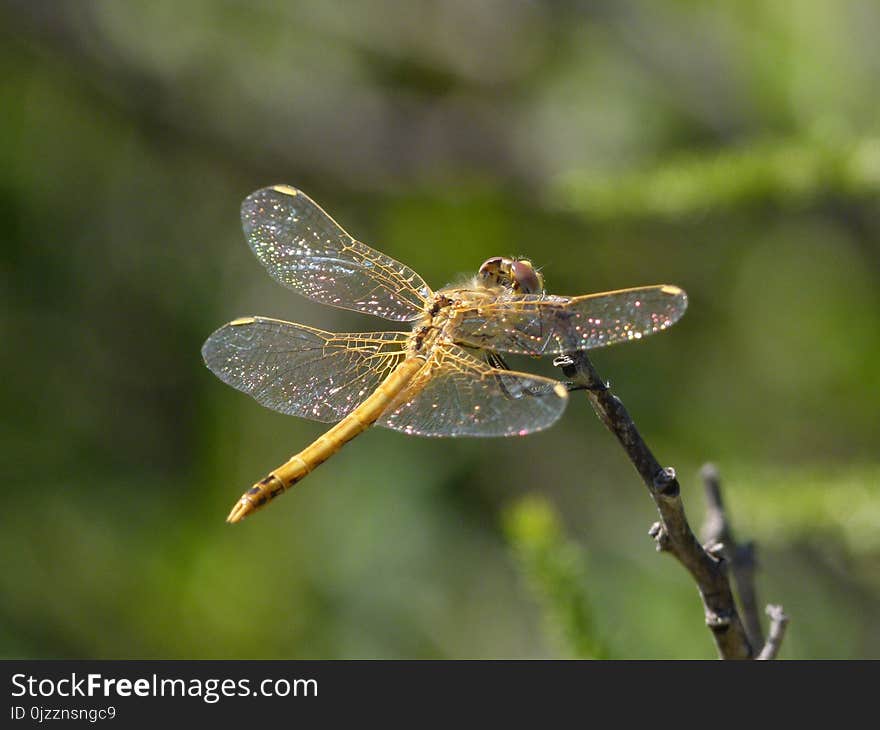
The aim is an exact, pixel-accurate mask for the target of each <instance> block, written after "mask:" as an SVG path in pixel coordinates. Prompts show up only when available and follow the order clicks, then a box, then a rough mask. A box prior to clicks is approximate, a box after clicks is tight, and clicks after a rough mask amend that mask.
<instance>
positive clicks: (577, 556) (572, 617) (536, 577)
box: [504, 496, 605, 659]
mask: <svg viewBox="0 0 880 730" xmlns="http://www.w3.org/2000/svg"><path fill="white" fill-rule="evenodd" d="M504 528H505V533H506V534H507V539H508V541H509V542H510V544H511V548H512V550H513V552H514V557H515V558H516V560H517V561H518V563H519V565H520V570H522V572H523V574H524V575H525V577H526V578H527V580H528V582H529V584H530V588H531V589H532V591H533V592H534V593H535V595H536V597H537V598H538V600H539V601H540V603H541V605H542V608H543V611H544V620H545V623H546V624H547V627H548V630H549V632H550V633H551V634H553V635H555V636H556V639H557V641H558V642H559V644H560V646H561V648H562V650H563V651H565V652H567V653H569V654H570V655H571V657H572V658H574V659H603V658H605V650H604V649H603V648H602V646H601V644H600V643H599V640H598V638H597V636H596V629H595V627H594V626H593V618H592V616H591V614H590V608H589V601H588V597H587V593H586V589H585V582H586V569H585V566H584V564H583V563H584V561H583V555H584V553H583V549H582V548H581V547H580V546H579V545H576V544H574V543H573V542H570V541H568V540H566V538H565V535H564V534H563V532H562V526H561V525H560V523H559V517H558V516H557V514H556V513H555V512H554V510H553V507H552V506H551V505H550V504H549V503H548V502H547V500H545V499H543V498H542V497H536V496H530V497H523V498H522V499H520V500H519V501H518V502H516V503H515V504H514V505H512V506H511V507H509V508H508V509H507V511H506V513H505V514H504Z"/></svg>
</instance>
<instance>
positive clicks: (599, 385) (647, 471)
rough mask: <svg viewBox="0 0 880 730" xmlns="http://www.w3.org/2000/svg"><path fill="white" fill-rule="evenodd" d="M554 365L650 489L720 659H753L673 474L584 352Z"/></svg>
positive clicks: (717, 561) (667, 546) (658, 526)
mask: <svg viewBox="0 0 880 730" xmlns="http://www.w3.org/2000/svg"><path fill="white" fill-rule="evenodd" d="M554 364H555V365H557V366H558V367H560V368H561V369H562V372H563V373H564V374H565V376H566V377H567V378H569V379H570V380H571V381H572V386H573V388H575V389H583V390H586V392H587V395H588V397H589V399H590V403H591V404H592V406H593V409H594V410H595V411H596V414H597V415H598V416H599V418H600V419H601V421H602V422H603V423H604V424H605V426H606V427H607V428H608V430H610V431H611V432H612V433H613V434H614V435H615V436H616V437H617V440H618V441H619V442H620V444H621V446H623V448H624V451H626V453H627V456H629V459H630V461H631V462H632V463H633V466H635V468H636V470H637V471H638V472H639V475H640V476H641V477H642V481H644V483H645V485H646V486H647V487H648V492H649V494H650V495H651V498H652V499H653V500H654V504H655V505H656V506H657V511H658V512H659V514H660V521H659V522H656V523H655V524H654V525H653V526H652V527H651V531H650V534H651V536H652V537H653V538H654V539H655V541H656V542H657V549H658V550H662V551H665V552H669V553H670V554H672V555H673V556H675V558H676V559H677V560H678V561H679V562H680V563H681V564H682V565H683V566H684V567H685V568H686V569H687V570H688V572H689V573H690V574H691V576H693V578H694V581H695V582H696V584H697V587H698V588H699V591H700V596H701V597H702V599H703V607H704V609H705V616H706V625H707V626H708V627H709V630H710V631H711V632H712V637H713V638H714V640H715V645H716V648H717V650H718V655H719V656H720V657H721V658H722V659H751V658H754V656H755V649H754V648H753V645H752V643H751V642H750V640H749V635H748V633H747V632H746V629H745V627H744V625H743V622H742V620H741V619H740V615H739V611H738V610H737V606H736V602H735V600H734V597H733V591H732V590H731V587H730V581H729V580H728V576H727V571H726V569H725V561H724V560H723V558H722V557H721V555H719V554H715V553H713V552H712V551H707V550H705V549H704V548H703V546H702V545H701V544H700V542H699V541H698V540H697V538H696V537H695V536H694V533H693V531H692V530H691V528H690V525H689V524H688V521H687V517H686V515H685V512H684V505H683V504H682V500H681V494H680V487H679V484H678V480H677V479H676V476H675V470H674V469H672V468H671V467H666V468H663V467H661V466H660V464H659V462H658V461H657V459H656V458H655V457H654V454H653V453H651V450H650V449H649V448H648V446H647V444H646V443H645V441H644V439H642V436H641V434H640V433H639V432H638V429H637V428H636V425H635V423H633V420H632V418H630V415H629V413H627V410H626V408H624V406H623V403H622V402H621V401H620V399H619V398H618V397H617V396H616V395H614V394H613V393H612V392H611V389H610V388H609V387H608V385H607V384H606V383H605V382H604V381H603V380H602V378H601V377H600V376H599V373H598V372H596V369H595V367H594V366H593V363H592V362H591V361H590V359H589V358H588V357H587V355H586V353H584V352H572V353H568V354H566V355H563V356H561V357H559V358H557V359H556V360H555V362H554ZM718 504H719V505H720V499H719V500H718ZM722 514H723V513H722ZM784 630H785V623H784V621H780V622H779V626H778V627H777V629H776V631H775V633H774V632H772V631H771V634H772V635H773V637H772V638H774V640H777V639H778V641H781V639H782V634H783V633H784ZM778 641H776V643H774V645H773V647H770V643H771V642H770V640H768V642H767V643H768V646H767V647H765V649H764V651H762V652H761V654H762V655H763V654H764V653H765V652H766V653H767V654H768V655H770V654H772V655H773V656H775V653H776V652H777V651H778ZM768 647H769V648H768ZM768 658H770V657H769V656H768Z"/></svg>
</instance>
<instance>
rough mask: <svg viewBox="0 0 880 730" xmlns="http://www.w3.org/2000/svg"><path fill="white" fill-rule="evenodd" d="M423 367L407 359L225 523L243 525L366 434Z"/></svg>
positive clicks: (254, 488)
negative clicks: (367, 396)
mask: <svg viewBox="0 0 880 730" xmlns="http://www.w3.org/2000/svg"><path fill="white" fill-rule="evenodd" d="M424 364H425V363H424V360H422V359H420V358H416V357H410V358H407V359H405V360H404V361H403V362H402V363H401V364H400V365H398V366H397V367H396V368H395V369H394V370H393V371H392V372H391V374H390V375H389V376H388V377H387V378H385V380H383V381H382V383H381V384H380V385H379V387H378V388H376V390H375V392H374V393H373V394H372V395H370V397H369V398H367V399H366V400H365V401H364V402H363V403H361V404H360V405H359V406H358V407H357V408H355V409H354V410H353V411H352V412H351V413H349V414H348V415H347V416H346V417H345V418H343V419H342V420H341V421H340V422H339V423H337V424H336V425H335V426H333V428H331V429H330V430H329V431H327V432H326V433H324V434H323V435H321V436H319V437H318V438H317V439H315V440H314V441H313V442H312V443H311V444H309V445H308V446H307V447H306V448H304V449H303V450H302V451H300V452H299V453H298V454H296V455H294V456H292V457H291V458H290V459H289V460H288V461H287V462H285V463H284V464H282V465H281V466H279V467H278V468H277V469H273V470H272V471H271V472H269V474H268V476H266V477H265V478H264V479H262V480H260V481H259V482H257V483H256V484H254V486H252V487H251V488H250V489H248V490H247V491H246V492H245V493H244V494H243V495H241V498H240V499H239V500H238V502H236V503H235V506H234V507H233V508H232V511H231V512H230V513H229V516H228V517H227V518H226V521H227V522H240V521H241V520H243V519H244V518H245V517H247V516H248V515H249V514H250V513H251V512H255V511H256V510H258V509H260V508H261V507H262V506H263V505H265V504H266V503H267V502H269V501H270V500H272V499H275V497H277V496H279V495H281V494H283V493H284V492H286V491H287V490H288V489H290V488H291V487H292V486H293V485H294V484H296V483H297V482H299V481H301V480H302V479H304V478H305V477H306V475H308V474H309V473H310V472H312V471H313V470H314V469H316V468H317V467H319V466H320V465H321V464H323V463H324V462H325V461H327V459H329V458H330V457H331V456H333V454H335V453H336V452H337V451H339V449H341V448H342V447H343V446H345V444H347V443H348V442H349V441H351V440H352V439H353V438H354V437H355V436H357V435H359V434H361V433H363V432H364V431H366V430H367V429H368V428H369V427H370V426H372V425H373V424H374V423H375V422H376V421H377V420H378V419H379V417H380V416H381V415H382V414H383V413H384V412H385V410H386V409H387V408H388V406H389V404H390V403H391V402H392V401H393V400H394V399H395V398H396V397H397V396H398V395H399V394H400V392H401V391H402V390H403V389H404V388H405V387H406V386H407V385H408V384H409V382H410V381H411V380H412V379H413V377H414V376H415V374H416V373H417V372H418V371H419V370H421V369H422V367H423V366H424Z"/></svg>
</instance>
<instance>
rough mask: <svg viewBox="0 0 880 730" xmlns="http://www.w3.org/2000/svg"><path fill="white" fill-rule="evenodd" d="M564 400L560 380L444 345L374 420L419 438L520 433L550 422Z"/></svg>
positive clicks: (523, 433)
mask: <svg viewBox="0 0 880 730" xmlns="http://www.w3.org/2000/svg"><path fill="white" fill-rule="evenodd" d="M567 402H568V392H567V391H566V389H565V387H564V386H563V385H562V383H559V382H557V381H555V380H551V379H550V378H543V377H541V376H539V375H528V374H526V373H517V372H512V371H510V370H498V369H496V368H492V367H490V366H489V365H487V364H486V363H484V362H482V361H480V360H478V359H476V358H475V357H473V356H472V355H470V354H468V353H467V352H465V351H464V350H462V349H461V348H458V347H455V346H448V347H443V348H438V349H437V350H436V351H435V353H434V355H432V357H431V358H430V359H429V361H428V362H427V363H426V365H425V367H424V368H423V369H422V371H421V372H419V373H418V374H417V375H416V376H415V378H413V380H412V381H411V383H410V384H409V386H407V388H406V389H405V390H404V391H403V392H402V393H401V394H400V395H399V396H398V398H397V399H396V400H395V402H394V403H392V404H391V406H390V407H389V409H388V410H387V411H386V412H385V413H384V414H383V415H382V417H381V418H380V419H379V420H378V421H377V422H376V423H377V424H378V425H380V426H385V427H386V428H393V429H395V430H397V431H403V432H404V433H409V434H415V435H418V436H524V435H525V434H527V433H532V432H533V431H540V430H542V429H544V428H547V427H548V426H550V425H552V424H553V423H554V422H555V421H556V419H558V418H559V416H561V415H562V412H563V411H564V410H565V405H566V403H567Z"/></svg>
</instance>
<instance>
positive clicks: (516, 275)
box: [510, 261, 542, 294]
mask: <svg viewBox="0 0 880 730" xmlns="http://www.w3.org/2000/svg"><path fill="white" fill-rule="evenodd" d="M510 274H511V278H512V279H513V281H514V288H516V289H517V290H518V291H521V292H522V293H523V294H540V293H541V289H542V286H541V277H540V276H539V274H538V272H537V271H535V267H534V266H532V264H531V263H530V262H529V261H513V262H511V264H510Z"/></svg>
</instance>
